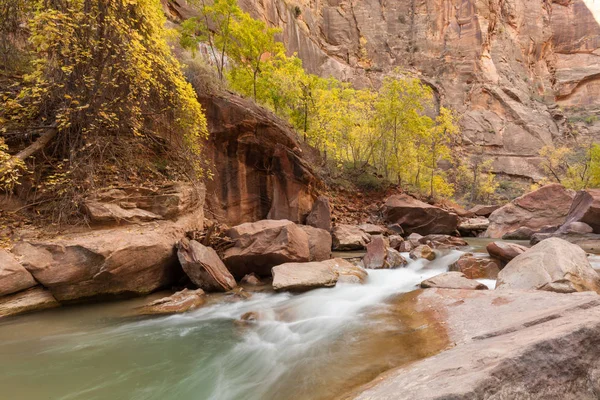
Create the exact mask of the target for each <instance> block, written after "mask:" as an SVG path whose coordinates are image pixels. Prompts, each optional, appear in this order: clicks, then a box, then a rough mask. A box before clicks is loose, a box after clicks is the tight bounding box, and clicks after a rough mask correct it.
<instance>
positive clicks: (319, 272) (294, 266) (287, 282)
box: [273, 262, 338, 292]
mask: <svg viewBox="0 0 600 400" xmlns="http://www.w3.org/2000/svg"><path fill="white" fill-rule="evenodd" d="M337 280H338V274H337V273H336V272H335V271H334V270H333V268H332V267H331V266H330V265H328V264H325V263H322V262H307V263H285V264H281V265H277V266H275V267H273V289H275V290H287V291H293V292H302V291H307V290H311V289H316V288H321V287H332V286H335V284H336V283H337Z"/></svg>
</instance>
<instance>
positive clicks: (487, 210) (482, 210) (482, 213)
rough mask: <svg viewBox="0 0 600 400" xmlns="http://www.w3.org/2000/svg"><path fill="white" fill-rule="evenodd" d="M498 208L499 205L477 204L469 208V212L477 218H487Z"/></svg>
mask: <svg viewBox="0 0 600 400" xmlns="http://www.w3.org/2000/svg"><path fill="white" fill-rule="evenodd" d="M499 208H500V206H499V205H484V204H478V205H476V206H474V207H473V208H471V209H470V210H469V212H471V213H473V214H475V215H476V216H478V217H489V216H490V215H491V214H492V213H493V212H494V211H496V210H497V209H499Z"/></svg>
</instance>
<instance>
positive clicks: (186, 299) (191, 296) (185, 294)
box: [136, 289, 206, 315]
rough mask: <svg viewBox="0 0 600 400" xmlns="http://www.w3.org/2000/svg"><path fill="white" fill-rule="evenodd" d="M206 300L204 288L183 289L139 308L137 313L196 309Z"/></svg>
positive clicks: (161, 312) (147, 313) (153, 313)
mask: <svg viewBox="0 0 600 400" xmlns="http://www.w3.org/2000/svg"><path fill="white" fill-rule="evenodd" d="M205 302H206V296H205V294H204V291H203V290H202V289H196V290H189V289H183V290H181V291H179V292H176V293H174V294H172V295H171V296H167V297H163V298H161V299H158V300H154V301H152V302H150V303H148V304H146V305H144V306H142V307H139V308H137V309H136V313H137V314H138V315H160V314H179V313H184V312H187V311H191V310H194V309H196V308H198V307H200V306H202V305H203V304H204V303H205Z"/></svg>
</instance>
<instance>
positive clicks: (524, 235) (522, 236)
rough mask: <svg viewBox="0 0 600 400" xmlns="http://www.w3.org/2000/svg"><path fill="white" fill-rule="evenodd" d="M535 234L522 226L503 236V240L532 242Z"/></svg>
mask: <svg viewBox="0 0 600 400" xmlns="http://www.w3.org/2000/svg"><path fill="white" fill-rule="evenodd" d="M535 233H536V231H534V230H533V229H531V228H528V227H526V226H522V227H520V228H517V229H515V230H514V231H511V232H508V233H505V234H504V235H502V240H530V239H531V237H532V236H533V235H534V234H535Z"/></svg>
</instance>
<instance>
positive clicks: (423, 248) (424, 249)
mask: <svg viewBox="0 0 600 400" xmlns="http://www.w3.org/2000/svg"><path fill="white" fill-rule="evenodd" d="M410 258H412V259H413V260H418V259H419V258H424V259H426V260H429V261H433V260H435V253H434V252H433V249H432V248H431V247H429V246H427V245H426V244H422V245H419V246H417V247H415V248H414V249H412V250H411V252H410Z"/></svg>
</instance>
